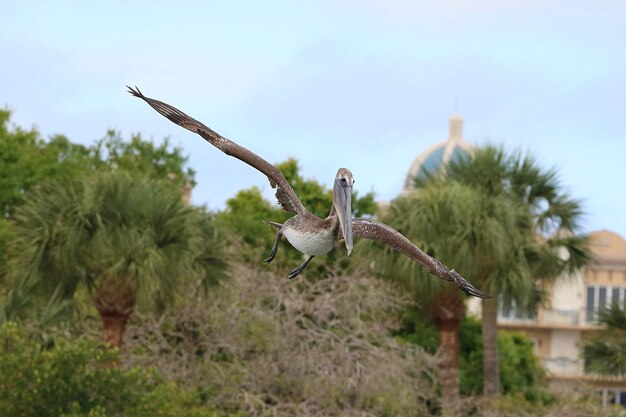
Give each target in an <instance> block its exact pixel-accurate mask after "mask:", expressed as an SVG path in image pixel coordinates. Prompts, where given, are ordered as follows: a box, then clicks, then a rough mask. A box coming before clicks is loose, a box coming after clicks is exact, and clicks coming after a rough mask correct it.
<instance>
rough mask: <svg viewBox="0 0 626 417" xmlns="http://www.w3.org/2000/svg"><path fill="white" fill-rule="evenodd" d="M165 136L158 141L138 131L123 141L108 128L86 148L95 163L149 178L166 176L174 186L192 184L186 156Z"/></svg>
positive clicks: (192, 175)
mask: <svg viewBox="0 0 626 417" xmlns="http://www.w3.org/2000/svg"><path fill="white" fill-rule="evenodd" d="M170 145H171V144H170V141H169V139H168V138H165V139H164V140H163V142H162V143H161V144H160V145H155V144H154V143H153V142H151V141H145V140H143V139H142V138H141V134H135V135H132V136H131V138H130V141H128V142H126V141H125V140H124V139H123V138H122V136H121V134H120V132H118V131H115V130H109V131H108V132H107V134H106V136H105V137H104V138H102V139H100V140H99V141H97V142H96V144H95V146H94V147H93V148H91V149H90V156H91V159H92V161H93V163H94V164H95V165H96V166H97V167H107V168H114V169H121V170H124V171H128V172H132V173H136V174H143V175H145V176H148V177H151V178H161V179H165V178H167V179H169V180H170V181H172V182H173V184H175V185H176V186H177V187H178V188H183V187H186V186H194V185H195V184H196V183H195V180H194V176H195V171H194V170H193V169H191V168H189V167H187V166H186V164H187V160H188V157H186V156H184V155H183V153H182V152H183V150H182V148H180V147H171V146H170Z"/></svg>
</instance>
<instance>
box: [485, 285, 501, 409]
mask: <svg viewBox="0 0 626 417" xmlns="http://www.w3.org/2000/svg"><path fill="white" fill-rule="evenodd" d="M497 320H498V301H497V297H493V298H490V299H485V300H482V331H483V353H484V354H483V378H484V389H483V393H484V394H485V396H487V397H491V398H492V399H495V398H497V397H498V394H499V391H500V367H499V361H498V323H497Z"/></svg>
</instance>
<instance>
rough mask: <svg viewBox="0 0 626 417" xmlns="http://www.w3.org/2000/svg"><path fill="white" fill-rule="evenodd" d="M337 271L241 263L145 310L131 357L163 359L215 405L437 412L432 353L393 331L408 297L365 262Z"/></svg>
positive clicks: (325, 412) (131, 341)
mask: <svg viewBox="0 0 626 417" xmlns="http://www.w3.org/2000/svg"><path fill="white" fill-rule="evenodd" d="M338 272H340V271H339V269H337V270H336V271H335V273H334V274H333V273H331V274H330V275H329V276H327V277H326V278H325V279H320V280H298V281H289V280H287V279H286V278H285V277H284V276H282V275H280V276H277V275H274V274H272V273H269V272H258V271H257V270H255V269H252V268H251V267H250V266H246V265H239V266H237V265H235V266H234V267H233V277H232V280H230V281H229V282H228V283H227V284H225V288H224V291H223V292H221V293H220V294H219V295H217V294H216V295H214V296H213V297H211V298H210V299H209V300H208V302H202V301H200V300H197V299H195V298H189V299H188V301H187V302H186V303H185V305H184V307H182V308H180V309H177V310H176V311H173V312H172V313H171V314H168V315H167V316H165V317H152V316H140V317H138V320H137V321H135V322H134V323H133V324H132V325H131V326H129V329H128V338H127V345H126V346H127V348H126V352H127V355H129V359H128V361H129V363H131V364H134V365H140V366H142V365H144V364H150V363H155V362H158V363H159V364H160V366H161V367H160V369H161V371H162V372H163V373H164V375H167V377H168V378H170V379H174V380H176V381H179V382H180V383H181V384H184V385H185V386H189V387H191V386H194V387H198V388H199V389H201V391H202V392H205V393H207V395H208V396H209V401H210V402H211V403H212V404H213V405H214V406H215V407H216V408H219V409H225V410H229V411H230V412H242V413H244V414H245V415H247V416H250V417H255V416H269V415H275V416H293V415H298V416H302V417H311V416H332V415H342V416H368V417H373V416H389V417H391V416H407V415H428V412H427V404H428V403H431V402H433V401H436V398H435V393H434V390H433V383H432V382H433V381H434V380H436V378H435V376H434V374H433V369H432V367H433V363H432V359H431V357H430V355H427V354H425V353H424V352H423V351H422V350H421V349H419V348H418V347H416V346H414V345H409V344H405V343H398V342H396V341H395V340H394V339H393V338H392V337H390V336H389V334H388V329H389V328H390V327H393V326H394V325H395V324H396V317H397V312H398V309H400V308H403V307H404V306H406V304H407V302H408V300H407V299H406V298H402V297H399V295H398V293H397V292H396V291H394V289H393V288H392V287H390V286H389V285H388V284H387V283H385V282H384V281H381V280H377V279H374V278H371V277H367V276H366V275H363V273H362V272H359V273H355V274H354V275H348V276H346V275H341V276H338V275H337V273H338Z"/></svg>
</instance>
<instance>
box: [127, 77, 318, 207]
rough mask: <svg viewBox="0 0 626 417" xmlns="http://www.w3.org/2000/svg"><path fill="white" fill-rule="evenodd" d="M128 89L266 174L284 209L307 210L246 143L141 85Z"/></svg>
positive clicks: (159, 110) (174, 120)
mask: <svg viewBox="0 0 626 417" xmlns="http://www.w3.org/2000/svg"><path fill="white" fill-rule="evenodd" d="M127 87H128V86H127ZM128 92H129V93H130V94H132V95H134V96H135V97H139V98H140V99H142V100H144V101H145V102H146V103H148V104H149V105H150V106H151V107H152V108H153V109H155V110H156V111H158V112H159V113H161V114H162V115H163V116H165V117H167V118H168V119H169V120H170V121H172V122H174V123H176V124H177V125H179V126H182V127H184V128H185V129H187V130H190V131H192V132H194V133H197V134H198V135H200V136H202V138H203V139H204V140H206V141H207V142H209V143H210V144H211V145H213V146H215V147H216V148H218V149H219V150H220V151H222V152H224V153H225V154H226V155H230V156H232V157H235V158H237V159H239V160H241V161H243V162H245V163H246V164H248V165H250V166H251V167H253V168H256V169H257V170H259V171H261V172H262V173H263V174H265V175H266V176H267V178H268V179H269V181H270V184H271V186H272V188H276V198H277V199H278V203H279V204H280V206H281V207H282V208H283V210H285V211H287V212H290V213H293V214H303V213H305V212H306V209H305V208H304V205H302V202H301V201H300V200H299V199H298V196H297V195H296V193H295V191H294V190H293V188H291V185H289V182H287V179H285V176H284V175H283V174H282V172H280V170H279V169H278V168H276V167H275V166H274V165H272V164H270V163H269V162H267V161H266V160H265V159H263V158H261V157H260V156H258V155H257V154H255V153H253V152H251V151H250V150H248V149H246V148H244V147H243V146H240V145H238V144H236V143H235V142H233V141H231V140H229V139H226V138H225V137H223V136H222V135H220V134H219V133H217V132H215V131H213V130H212V129H210V128H208V127H207V126H205V125H204V124H202V123H200V122H199V121H197V120H196V119H194V118H192V117H190V116H188V115H186V114H185V113H183V112H182V111H180V110H178V109H177V108H175V107H173V106H170V105H169V104H167V103H163V102H162V101H159V100H155V99H152V98H149V97H146V96H144V95H143V94H142V93H141V91H139V88H137V87H135V88H132V87H128Z"/></svg>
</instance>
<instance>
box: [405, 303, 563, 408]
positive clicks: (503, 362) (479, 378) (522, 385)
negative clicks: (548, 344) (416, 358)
mask: <svg viewBox="0 0 626 417" xmlns="http://www.w3.org/2000/svg"><path fill="white" fill-rule="evenodd" d="M459 333H460V335H459V338H460V344H461V349H460V363H459V371H460V379H461V386H460V390H461V393H462V394H463V395H476V394H478V393H481V392H482V389H483V386H482V384H483V375H482V367H483V340H482V330H481V326H480V322H479V321H478V320H477V319H475V318H472V317H465V319H464V320H463V322H462V323H461V327H460V332H459ZM396 335H397V336H398V337H400V338H401V339H402V340H405V341H407V342H409V343H414V344H417V345H419V346H422V347H423V348H424V349H425V350H426V351H427V352H430V353H433V354H434V353H436V351H437V347H438V344H439V341H438V337H437V329H436V327H435V326H434V325H433V324H432V322H431V321H430V320H428V319H427V318H426V316H425V314H424V313H423V312H421V311H420V310H414V311H411V312H407V313H405V316H404V320H403V326H402V328H401V330H399V331H398V332H397V333H396ZM498 344H499V347H500V352H502V353H501V357H500V374H501V375H502V377H501V378H500V390H501V392H502V393H503V394H505V395H509V394H516V393H517V394H521V395H524V398H525V399H526V401H529V402H531V403H538V402H539V403H542V402H543V403H549V402H550V401H551V400H552V395H551V394H550V393H549V392H548V391H547V389H546V388H547V387H546V380H545V371H544V370H543V367H542V366H541V364H540V362H539V360H538V359H537V357H536V356H535V354H534V352H533V348H532V343H531V341H530V340H529V339H528V338H527V337H526V336H525V335H523V334H522V333H516V332H500V333H499V334H498Z"/></svg>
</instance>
